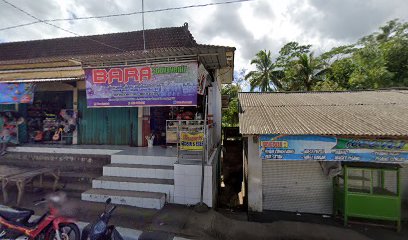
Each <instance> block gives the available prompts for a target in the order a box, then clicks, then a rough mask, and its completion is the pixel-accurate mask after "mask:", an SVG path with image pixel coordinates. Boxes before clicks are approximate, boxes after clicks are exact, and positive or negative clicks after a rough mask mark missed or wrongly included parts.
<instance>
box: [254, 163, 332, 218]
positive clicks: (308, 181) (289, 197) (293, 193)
mask: <svg viewBox="0 0 408 240" xmlns="http://www.w3.org/2000/svg"><path fill="white" fill-rule="evenodd" d="M332 189H333V186H332V180H331V179H330V178H328V177H326V176H325V175H324V174H323V172H322V170H321V167H320V165H319V163H318V162H312V161H278V160H269V161H268V160H264V161H263V162H262V191H263V209H264V210H278V211H290V212H305V213H321V214H331V213H332V202H333V200H332V199H333V190H332Z"/></svg>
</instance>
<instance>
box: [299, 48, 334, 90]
mask: <svg viewBox="0 0 408 240" xmlns="http://www.w3.org/2000/svg"><path fill="white" fill-rule="evenodd" d="M326 71H327V68H326V66H325V63H324V62H323V61H321V60H320V59H318V58H315V57H314V56H313V53H309V54H306V53H304V54H301V55H299V59H297V60H296V61H295V64H294V76H293V78H296V79H297V80H298V81H299V83H300V84H301V85H303V88H304V89H305V90H306V91H311V90H312V87H313V86H314V85H315V84H316V83H317V82H319V81H322V80H324V79H323V76H324V73H326Z"/></svg>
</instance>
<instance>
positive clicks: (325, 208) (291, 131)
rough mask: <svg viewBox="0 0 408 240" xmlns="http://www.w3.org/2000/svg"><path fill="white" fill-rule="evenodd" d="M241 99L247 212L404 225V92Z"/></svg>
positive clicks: (407, 173) (407, 185) (407, 190)
mask: <svg viewBox="0 0 408 240" xmlns="http://www.w3.org/2000/svg"><path fill="white" fill-rule="evenodd" d="M239 101H240V105H241V108H242V109H241V113H240V132H241V133H242V134H243V135H244V139H245V141H244V146H245V147H244V162H245V164H244V168H245V172H246V173H247V175H246V179H247V181H246V184H247V188H246V189H247V190H248V192H247V197H248V210H249V212H251V213H254V212H268V211H286V212H295V213H296V212H300V213H312V214H325V215H330V214H333V215H336V216H337V215H339V216H341V217H342V218H343V219H344V224H347V223H348V219H349V218H354V219H355V218H360V219H361V218H363V219H366V220H367V219H371V220H388V221H389V222H387V223H389V224H390V225H393V226H395V227H396V228H397V229H398V230H399V229H400V223H401V219H404V218H407V217H408V210H407V208H406V207H404V206H406V205H405V203H406V202H407V201H408V147H407V146H408V138H407V136H408V132H407V131H406V128H404V127H401V126H405V124H406V123H405V118H404V117H403V116H405V115H406V111H405V107H406V106H407V104H408V99H407V98H406V91H392V90H390V91H378V92H376V91H371V92H368V91H367V92H365V91H361V92H336V93H330V92H328V93H268V94H266V93H265V94H256V93H240V95H239ZM380 119H381V121H379V120H380ZM379 209H381V210H379Z"/></svg>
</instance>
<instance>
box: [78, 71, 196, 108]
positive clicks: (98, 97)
mask: <svg viewBox="0 0 408 240" xmlns="http://www.w3.org/2000/svg"><path fill="white" fill-rule="evenodd" d="M85 75H86V97H87V104H88V107H91V108H92V107H137V106H196V105H197V80H198V65H197V63H180V64H166V65H151V66H137V67H136V66H129V67H115V68H101V69H86V70H85Z"/></svg>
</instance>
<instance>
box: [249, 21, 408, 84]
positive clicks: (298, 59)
mask: <svg viewBox="0 0 408 240" xmlns="http://www.w3.org/2000/svg"><path fill="white" fill-rule="evenodd" d="M311 47H312V46H311V45H301V44H299V43H297V42H289V43H287V44H285V45H284V46H283V47H282V48H281V49H280V51H279V55H278V56H277V57H276V59H275V60H274V61H273V60H272V59H271V56H270V52H269V51H268V52H267V51H266V50H264V51H260V52H259V53H258V54H257V55H256V57H255V58H254V59H253V60H252V61H251V64H255V66H256V70H255V71H252V72H250V73H249V74H248V75H247V78H246V79H248V80H249V82H250V84H251V91H254V90H260V91H274V90H279V91H330V90H354V89H379V88H390V87H408V23H405V22H401V21H399V20H392V21H389V22H388V23H387V24H385V25H384V26H381V27H380V28H379V31H377V32H374V33H372V34H370V35H367V36H364V37H362V38H361V39H360V40H359V41H357V42H356V43H354V44H349V45H344V46H337V47H334V48H333V49H331V50H330V51H327V52H323V53H321V54H320V55H319V56H314V54H313V53H312V52H311V50H310V49H311ZM262 59H264V60H266V59H267V61H264V60H262ZM271 86H274V87H271Z"/></svg>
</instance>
